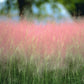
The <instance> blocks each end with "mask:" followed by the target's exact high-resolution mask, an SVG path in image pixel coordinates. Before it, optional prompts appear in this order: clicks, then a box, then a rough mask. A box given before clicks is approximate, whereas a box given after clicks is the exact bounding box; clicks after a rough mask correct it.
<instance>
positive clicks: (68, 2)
mask: <svg viewBox="0 0 84 84" xmlns="http://www.w3.org/2000/svg"><path fill="white" fill-rule="evenodd" d="M14 1H16V0H7V1H6V4H7V10H10V9H11V6H12V4H13V3H12V2H14ZM45 2H50V3H51V2H60V3H62V4H63V5H64V6H65V7H66V8H67V9H68V10H69V11H70V12H71V13H72V14H73V13H74V11H76V10H77V7H78V5H77V4H81V3H82V4H84V0H17V4H18V8H19V11H20V13H19V15H20V16H21V15H24V10H25V9H27V11H29V12H32V11H31V7H32V4H33V3H34V4H37V6H38V7H39V6H40V5H41V4H42V3H45ZM15 6H16V5H15Z"/></svg>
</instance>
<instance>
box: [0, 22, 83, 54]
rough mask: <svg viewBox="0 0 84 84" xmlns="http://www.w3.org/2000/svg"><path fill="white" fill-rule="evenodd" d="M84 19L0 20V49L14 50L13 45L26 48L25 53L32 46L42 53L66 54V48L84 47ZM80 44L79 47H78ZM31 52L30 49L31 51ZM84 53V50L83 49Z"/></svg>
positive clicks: (32, 48)
mask: <svg viewBox="0 0 84 84" xmlns="http://www.w3.org/2000/svg"><path fill="white" fill-rule="evenodd" d="M83 41H84V21H80V22H73V23H61V24H56V23H47V24H46V25H42V24H39V25H37V24H34V23H31V22H27V21H21V22H17V23H16V22H12V21H9V22H2V21H1V22H0V49H1V48H3V49H4V53H5V52H6V51H7V50H13V47H15V48H17V47H18V46H20V48H22V49H24V51H25V53H26V52H28V49H29V48H30V49H31V51H33V50H34V51H35V52H37V53H40V54H44V53H48V54H51V53H55V54H56V53H57V52H58V51H60V52H61V53H62V55H65V53H66V49H67V48H71V46H72V45H73V46H74V45H75V47H73V48H72V49H73V52H74V53H75V52H76V51H75V50H74V48H80V49H79V50H80V51H81V50H82V48H83V45H82V44H83ZM77 46H78V47H77ZM29 52H30V51H29ZM81 52H82V53H83V50H82V51H81Z"/></svg>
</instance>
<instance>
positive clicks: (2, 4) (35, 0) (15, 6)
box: [0, 0, 84, 19]
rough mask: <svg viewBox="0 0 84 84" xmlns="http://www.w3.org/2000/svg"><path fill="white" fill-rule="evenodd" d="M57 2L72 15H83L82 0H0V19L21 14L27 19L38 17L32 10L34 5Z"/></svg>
mask: <svg viewBox="0 0 84 84" xmlns="http://www.w3.org/2000/svg"><path fill="white" fill-rule="evenodd" d="M58 2H59V3H60V4H61V5H63V6H64V7H65V8H66V10H67V11H68V12H69V13H70V14H71V16H72V17H76V18H77V17H79V16H84V7H83V6H84V0H0V19H1V18H4V17H3V16H7V17H12V18H13V19H19V18H20V17H21V16H25V17H26V18H28V19H29V18H30V17H39V16H40V15H37V16H36V15H35V13H34V12H33V9H34V10H36V9H35V7H37V8H41V5H42V4H45V3H49V4H50V5H51V4H52V3H58ZM32 7H33V9H32ZM54 9H56V6H53V10H54ZM43 10H44V11H43V12H46V10H45V9H43ZM62 10H63V9H62ZM49 11H50V9H49ZM39 12H41V11H39ZM40 14H41V13H40ZM55 14H56V13H55ZM19 16H20V17H19Z"/></svg>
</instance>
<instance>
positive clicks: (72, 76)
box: [0, 53, 84, 84]
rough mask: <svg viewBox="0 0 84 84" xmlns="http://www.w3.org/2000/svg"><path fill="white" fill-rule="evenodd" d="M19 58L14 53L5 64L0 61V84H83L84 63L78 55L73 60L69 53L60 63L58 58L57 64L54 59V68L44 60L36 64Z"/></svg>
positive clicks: (48, 61)
mask: <svg viewBox="0 0 84 84" xmlns="http://www.w3.org/2000/svg"><path fill="white" fill-rule="evenodd" d="M21 55H22V54H21ZM19 56H20V54H18V53H15V54H13V55H12V56H11V58H10V59H6V61H5V62H4V61H2V62H1V61H0V84H83V83H84V61H83V58H82V57H81V56H80V54H77V55H76V56H74V58H73V54H71V53H69V54H67V56H66V58H65V59H62V61H61V59H60V58H59V63H57V60H56V59H55V60H54V61H56V62H55V63H56V64H55V65H56V66H55V65H54V64H52V63H51V62H50V60H46V59H44V60H45V62H43V63H40V64H38V63H39V62H37V61H35V60H33V58H31V59H27V60H25V59H24V57H22V59H21V58H20V59H19ZM58 64H59V65H58ZM43 65H44V66H43ZM57 65H58V66H57ZM50 67H53V68H50Z"/></svg>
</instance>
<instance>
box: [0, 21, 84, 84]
mask: <svg viewBox="0 0 84 84" xmlns="http://www.w3.org/2000/svg"><path fill="white" fill-rule="evenodd" d="M83 83H84V20H80V21H74V22H71V23H68V22H65V23H60V24H57V23H50V22H49V23H47V24H46V25H43V24H35V23H33V22H28V21H26V20H23V21H20V22H14V21H0V84H83Z"/></svg>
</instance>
